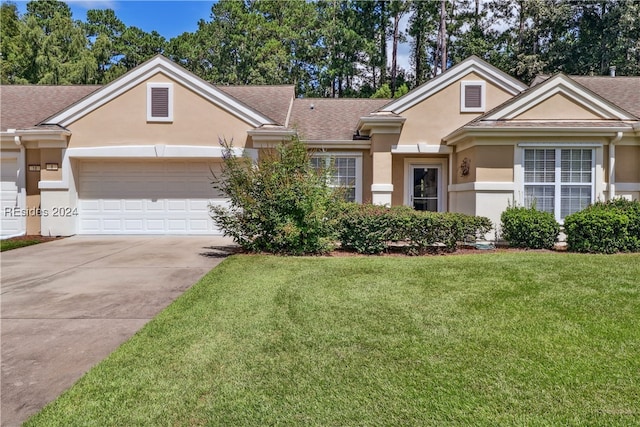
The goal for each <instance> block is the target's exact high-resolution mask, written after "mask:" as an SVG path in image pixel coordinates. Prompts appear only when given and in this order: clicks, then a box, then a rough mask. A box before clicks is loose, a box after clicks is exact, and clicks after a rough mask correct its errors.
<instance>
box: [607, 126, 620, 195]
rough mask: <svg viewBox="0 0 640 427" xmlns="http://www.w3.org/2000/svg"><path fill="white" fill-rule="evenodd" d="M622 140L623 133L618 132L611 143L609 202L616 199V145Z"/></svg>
mask: <svg viewBox="0 0 640 427" xmlns="http://www.w3.org/2000/svg"><path fill="white" fill-rule="evenodd" d="M621 139H622V132H617V133H616V136H615V137H614V138H613V139H611V142H609V200H613V199H615V197H616V143H618V142H620V140H621Z"/></svg>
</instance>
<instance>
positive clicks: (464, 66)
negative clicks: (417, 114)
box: [380, 56, 527, 114]
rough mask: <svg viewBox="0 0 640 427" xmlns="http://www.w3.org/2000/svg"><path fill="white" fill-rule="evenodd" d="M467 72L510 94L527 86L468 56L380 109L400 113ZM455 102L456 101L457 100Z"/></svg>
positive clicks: (474, 57)
mask: <svg viewBox="0 0 640 427" xmlns="http://www.w3.org/2000/svg"><path fill="white" fill-rule="evenodd" d="M469 73H475V74H477V75H478V76H480V77H482V78H483V79H485V80H486V81H488V82H490V83H492V84H494V85H496V86H498V87H500V88H502V89H504V90H505V91H506V92H508V93H510V94H512V95H517V94H518V93H520V92H522V91H523V90H525V89H526V88H527V86H526V85H525V84H524V83H522V82H520V81H518V80H516V79H514V78H513V77H511V76H509V75H508V74H506V73H504V72H503V71H501V70H499V69H497V68H496V67H494V66H492V65H490V64H488V63H487V62H485V61H483V60H482V59H480V58H478V57H477V56H470V57H469V58H467V59H465V60H464V61H462V62H461V63H459V64H457V65H455V66H453V67H451V68H449V69H448V70H447V71H445V72H444V73H442V74H440V75H438V76H437V77H435V78H433V79H431V80H429V81H428V82H426V83H424V84H422V85H421V86H418V87H417V88H415V89H413V90H412V91H411V92H409V93H407V94H406V95H404V96H402V97H400V98H398V99H396V100H394V101H392V102H390V103H389V104H387V105H385V106H384V107H382V108H381V109H380V111H387V112H393V113H396V114H402V113H403V112H404V111H406V110H408V109H409V108H411V107H413V106H414V105H416V104H419V103H420V102H422V101H424V100H425V99H427V98H429V97H430V96H431V95H433V94H435V93H437V92H439V91H440V90H442V89H444V88H445V87H447V86H449V85H450V84H452V83H454V82H456V81H457V80H458V79H460V78H462V77H464V76H466V75H467V74H469ZM455 102H458V100H456V101H455Z"/></svg>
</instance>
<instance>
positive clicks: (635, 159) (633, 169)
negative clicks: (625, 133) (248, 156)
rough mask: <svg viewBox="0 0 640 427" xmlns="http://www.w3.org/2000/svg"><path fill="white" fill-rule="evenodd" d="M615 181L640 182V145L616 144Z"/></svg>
mask: <svg viewBox="0 0 640 427" xmlns="http://www.w3.org/2000/svg"><path fill="white" fill-rule="evenodd" d="M615 169H616V182H635V183H640V146H635V147H634V146H631V145H618V146H616V167H615Z"/></svg>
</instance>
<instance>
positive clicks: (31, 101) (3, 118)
mask: <svg viewBox="0 0 640 427" xmlns="http://www.w3.org/2000/svg"><path fill="white" fill-rule="evenodd" d="M101 87H102V86H40V85H11V86H9V85H2V86H0V128H1V130H3V131H6V130H7V129H28V128H31V127H34V126H35V125H37V124H38V123H40V122H42V121H43V120H44V119H46V118H47V117H50V116H52V115H53V114H55V113H57V112H58V111H60V110H62V109H64V108H66V107H68V106H69V105H71V104H73V103H75V102H77V101H79V100H80V99H82V98H84V97H85V96H87V95H89V94H90V93H92V92H94V91H96V90H97V89H99V88H101Z"/></svg>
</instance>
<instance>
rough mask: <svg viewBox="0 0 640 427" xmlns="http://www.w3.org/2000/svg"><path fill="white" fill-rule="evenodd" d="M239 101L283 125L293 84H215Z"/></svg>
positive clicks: (293, 92) (291, 97)
mask: <svg viewBox="0 0 640 427" xmlns="http://www.w3.org/2000/svg"><path fill="white" fill-rule="evenodd" d="M216 88H217V89H220V90H221V91H223V92H225V93H226V94H227V95H231V96H233V97H234V98H236V99H237V100H239V101H240V102H242V103H244V104H246V105H248V106H249V107H251V108H253V109H255V110H257V111H258V112H260V113H262V114H264V115H265V116H267V117H269V118H271V119H273V120H275V122H276V123H278V124H280V125H284V124H285V122H286V120H287V113H288V112H289V106H290V105H291V100H292V99H293V98H295V96H296V92H295V86H293V85H286V86H216Z"/></svg>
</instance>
